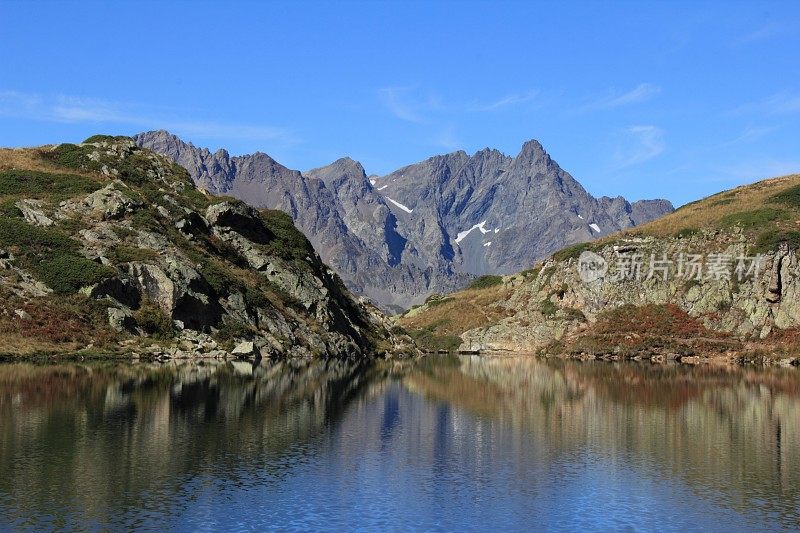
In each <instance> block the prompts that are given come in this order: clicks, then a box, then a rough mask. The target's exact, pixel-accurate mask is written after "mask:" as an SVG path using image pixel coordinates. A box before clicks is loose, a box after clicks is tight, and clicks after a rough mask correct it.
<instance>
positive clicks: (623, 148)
mask: <svg viewBox="0 0 800 533" xmlns="http://www.w3.org/2000/svg"><path fill="white" fill-rule="evenodd" d="M666 146H667V144H666V141H665V140H664V130H662V129H661V128H657V127H656V126H649V125H647V126H631V127H630V128H628V129H627V130H626V132H625V139H624V142H623V143H622V144H621V145H620V146H619V147H618V148H617V151H616V153H615V159H616V164H617V168H624V167H630V166H633V165H638V164H640V163H644V162H645V161H648V160H650V159H653V158H654V157H656V156H658V155H660V154H661V153H662V152H663V151H664V149H665V148H666Z"/></svg>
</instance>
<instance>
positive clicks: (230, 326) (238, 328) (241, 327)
mask: <svg viewBox="0 0 800 533" xmlns="http://www.w3.org/2000/svg"><path fill="white" fill-rule="evenodd" d="M256 333H257V332H256V331H254V330H253V327H252V326H250V325H248V324H245V323H243V322H240V321H239V320H234V319H229V320H226V321H224V322H223V323H222V324H221V325H220V327H219V329H218V330H217V333H216V335H215V338H216V339H217V341H219V342H220V343H222V344H223V345H224V347H225V348H227V349H233V343H234V341H235V340H236V339H252V338H253V336H254V335H255V334H256Z"/></svg>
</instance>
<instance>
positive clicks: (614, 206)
mask: <svg viewBox="0 0 800 533" xmlns="http://www.w3.org/2000/svg"><path fill="white" fill-rule="evenodd" d="M136 140H137V142H138V143H139V144H140V145H142V146H145V147H148V148H151V149H153V150H155V151H157V152H159V153H162V154H164V155H167V156H168V157H170V158H171V159H173V160H175V161H177V162H178V163H179V164H180V165H182V166H184V167H186V168H187V169H188V170H189V172H190V174H191V175H192V177H193V179H194V180H195V182H196V183H198V184H199V185H201V186H202V187H204V188H205V189H207V190H209V191H211V192H215V193H220V194H228V195H231V196H234V197H236V198H239V199H241V200H244V201H246V202H248V203H250V204H252V205H256V206H263V207H270V208H274V209H281V210H283V211H286V212H287V213H289V214H290V215H291V216H292V217H293V218H294V220H295V223H296V224H297V225H298V227H300V228H301V230H302V231H303V232H304V233H305V234H306V235H307V236H308V238H309V239H310V240H311V242H312V243H313V244H314V246H315V248H316V249H317V250H318V251H319V253H320V254H321V256H322V258H323V259H324V260H325V261H327V262H328V263H329V264H331V265H332V266H333V268H334V269H335V270H336V271H337V272H338V273H339V274H340V275H341V276H342V278H343V279H344V281H345V283H346V284H347V285H348V287H350V288H351V289H352V290H354V291H356V292H357V293H360V294H365V295H366V296H368V297H370V298H371V299H373V300H374V301H375V302H376V303H378V304H379V305H380V306H382V307H383V308H384V309H394V310H398V309H404V308H407V307H408V306H410V305H411V304H415V303H419V302H421V301H423V300H424V299H425V298H426V297H427V296H428V295H430V294H431V293H433V292H446V291H449V290H452V289H454V288H457V287H459V286H463V285H464V284H465V283H466V282H467V281H468V280H469V279H470V278H471V277H474V276H476V275H481V274H486V273H509V272H513V271H516V270H521V269H524V268H527V267H528V266H529V265H530V264H532V263H533V262H534V261H536V260H537V259H540V258H542V257H545V256H546V255H547V254H549V253H552V252H553V251H554V250H557V249H558V248H561V247H562V246H564V245H566V244H571V243H575V242H581V241H587V240H592V239H595V238H597V237H600V236H602V235H607V234H609V233H613V232H615V231H618V230H620V229H624V228H628V227H631V226H634V225H637V224H640V223H642V222H645V221H647V220H651V219H653V218H655V217H658V216H661V215H663V214H666V213H669V212H671V211H672V205H671V204H669V202H666V201H652V202H650V201H643V202H636V203H634V204H630V203H629V202H627V201H626V200H624V198H621V199H619V200H618V199H613V200H611V199H604V198H599V199H598V198H594V197H593V196H591V195H590V194H589V193H588V192H587V191H586V190H585V189H584V188H583V187H582V186H581V185H580V183H578V182H577V181H576V180H575V179H574V178H573V177H572V176H570V175H569V174H568V173H567V172H565V171H564V170H563V169H561V167H560V166H559V165H558V164H557V163H556V162H555V161H554V160H553V159H551V158H550V156H549V155H548V154H547V152H546V151H545V150H544V148H543V147H542V145H541V143H539V142H538V141H536V140H530V141H528V142H526V143H524V144H523V145H522V147H521V150H520V152H519V154H517V155H516V156H515V157H510V156H508V155H505V154H503V153H502V152H500V151H498V150H496V149H492V148H485V149H483V150H480V151H478V152H476V153H475V154H473V155H469V154H467V153H466V152H465V151H463V150H458V151H455V152H451V153H448V154H442V155H437V156H433V157H430V158H428V159H426V160H424V161H421V162H419V163H415V164H412V165H407V166H404V167H402V168H400V169H398V170H396V171H394V172H392V173H390V174H387V175H385V176H370V177H367V175H366V172H365V171H364V168H363V166H362V165H361V164H360V163H358V162H357V161H354V160H352V159H351V158H347V157H345V158H341V159H338V160H336V161H334V162H333V163H331V164H329V165H326V166H323V167H320V168H316V169H312V170H309V171H306V172H304V173H300V172H297V171H294V170H290V169H287V168H285V167H283V166H282V165H280V164H278V163H274V164H273V163H272V162H269V163H266V162H265V161H266V160H264V159H263V158H259V157H256V156H254V155H252V156H236V157H230V158H227V157H226V158H218V157H214V156H209V155H208V154H207V152H203V151H202V150H201V149H197V148H195V147H193V146H192V145H190V144H187V143H184V142H183V141H181V140H180V139H178V138H177V137H175V136H172V135H170V134H168V133H166V132H162V131H160V132H149V133H143V134H140V135H137V136H136ZM484 222H485V224H484V225H483V226H482V227H483V228H488V229H489V230H490V231H486V232H474V231H473V232H471V233H470V234H469V236H467V237H465V238H464V239H458V235H459V234H460V233H462V232H464V231H465V230H467V229H469V228H471V227H474V226H476V225H479V224H481V223H484Z"/></svg>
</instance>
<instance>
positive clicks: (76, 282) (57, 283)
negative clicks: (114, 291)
mask: <svg viewBox="0 0 800 533" xmlns="http://www.w3.org/2000/svg"><path fill="white" fill-rule="evenodd" d="M0 245H2V246H4V247H10V248H12V250H13V252H14V254H15V255H17V256H18V257H19V260H20V262H21V265H22V266H23V267H24V268H26V269H28V270H30V271H31V273H32V274H33V275H34V276H35V277H36V278H37V279H38V280H39V281H41V282H43V283H45V284H46V285H47V286H48V287H50V288H51V289H53V290H54V291H55V292H57V293H62V294H63V293H73V292H77V291H78V289H80V288H81V287H83V286H86V285H93V284H95V283H97V282H99V281H100V280H102V279H104V278H106V277H109V276H111V275H112V274H113V273H114V271H113V270H112V269H110V268H108V267H105V266H102V265H100V264H98V263H95V262H94V261H91V260H89V259H86V258H85V257H83V256H82V255H80V254H79V253H78V248H79V244H78V242H77V241H74V240H72V239H70V238H69V237H68V236H67V235H65V234H64V233H62V232H61V231H59V230H55V229H44V228H39V227H37V226H32V225H30V224H27V223H26V222H25V221H23V220H21V219H15V218H7V217H3V216H0Z"/></svg>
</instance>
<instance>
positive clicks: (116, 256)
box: [108, 245, 158, 264]
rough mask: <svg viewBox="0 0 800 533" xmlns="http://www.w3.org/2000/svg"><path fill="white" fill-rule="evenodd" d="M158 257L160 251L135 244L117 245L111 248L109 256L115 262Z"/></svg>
mask: <svg viewBox="0 0 800 533" xmlns="http://www.w3.org/2000/svg"><path fill="white" fill-rule="evenodd" d="M157 257H158V252H156V251H155V250H150V249H147V248H137V247H135V246H125V245H120V246H116V247H114V248H113V249H111V250H109V252H108V258H109V259H110V260H111V261H112V262H113V263H115V264H120V263H130V262H132V261H145V262H146V261H153V260H154V259H156V258H157Z"/></svg>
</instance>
